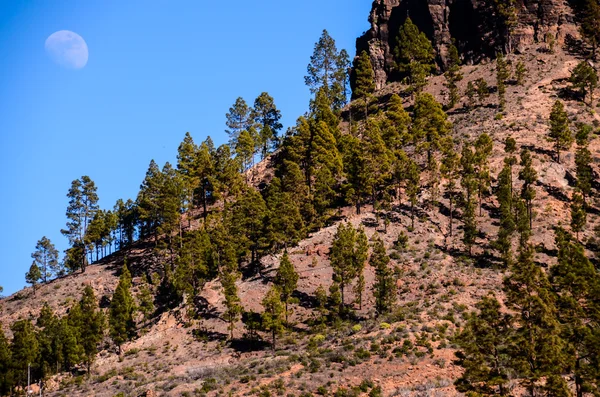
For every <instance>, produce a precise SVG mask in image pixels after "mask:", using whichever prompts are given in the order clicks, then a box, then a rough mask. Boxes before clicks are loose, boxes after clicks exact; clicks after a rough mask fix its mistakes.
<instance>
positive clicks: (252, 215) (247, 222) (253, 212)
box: [228, 187, 267, 265]
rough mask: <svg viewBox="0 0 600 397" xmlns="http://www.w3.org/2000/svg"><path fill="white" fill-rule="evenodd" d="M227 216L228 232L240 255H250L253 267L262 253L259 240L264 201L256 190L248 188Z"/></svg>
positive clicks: (262, 230)
mask: <svg viewBox="0 0 600 397" xmlns="http://www.w3.org/2000/svg"><path fill="white" fill-rule="evenodd" d="M228 216H231V228H230V232H231V233H232V235H233V236H235V238H236V240H237V242H236V244H237V246H238V247H239V250H240V253H242V255H243V256H244V257H247V255H248V254H250V258H249V260H250V264H251V265H255V264H256V262H257V260H258V257H259V253H260V252H262V250H261V248H262V247H261V242H262V241H261V240H262V238H263V236H264V222H265V219H266V216H267V206H266V203H265V200H264V199H263V197H262V196H261V194H260V193H259V192H258V191H256V189H254V188H251V187H249V188H248V189H247V190H246V191H245V192H244V194H243V195H242V196H241V197H240V198H239V199H238V201H236V202H235V203H234V204H233V205H232V206H231V210H230V211H229V213H228Z"/></svg>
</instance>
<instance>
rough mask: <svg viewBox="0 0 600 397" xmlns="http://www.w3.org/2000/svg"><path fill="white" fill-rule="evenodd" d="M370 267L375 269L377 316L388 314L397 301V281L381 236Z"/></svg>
mask: <svg viewBox="0 0 600 397" xmlns="http://www.w3.org/2000/svg"><path fill="white" fill-rule="evenodd" d="M369 265H371V266H372V267H373V268H374V269H375V283H374V284H373V296H374V297H375V309H376V310H377V314H385V313H388V312H389V311H390V310H391V308H392V306H393V304H394V302H395V300H396V279H395V277H394V272H393V270H392V269H391V268H390V257H389V256H388V255H387V253H386V251H385V246H384V245H383V241H382V240H381V238H380V237H379V236H376V238H375V243H374V244H373V253H372V254H371V258H370V259H369Z"/></svg>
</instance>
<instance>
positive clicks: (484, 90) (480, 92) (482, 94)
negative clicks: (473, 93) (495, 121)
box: [475, 78, 490, 102]
mask: <svg viewBox="0 0 600 397" xmlns="http://www.w3.org/2000/svg"><path fill="white" fill-rule="evenodd" d="M475 89H476V90H477V98H478V99H479V102H483V101H485V100H486V99H487V97H488V96H490V87H489V86H488V83H487V81H485V80H484V79H483V78H478V79H477V80H475Z"/></svg>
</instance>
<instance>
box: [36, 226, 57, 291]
mask: <svg viewBox="0 0 600 397" xmlns="http://www.w3.org/2000/svg"><path fill="white" fill-rule="evenodd" d="M31 257H32V258H33V259H34V261H35V263H36V264H37V267H38V268H39V269H40V271H41V274H42V277H41V279H42V282H44V283H46V282H48V279H49V278H50V277H52V275H53V274H57V273H59V272H60V266H59V264H58V251H57V250H56V248H55V247H54V244H52V242H51V241H50V239H48V238H47V237H46V236H44V237H42V238H41V239H40V240H38V242H37V244H36V245H35V252H34V253H33V254H31Z"/></svg>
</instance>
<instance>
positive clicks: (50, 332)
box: [36, 302, 62, 379]
mask: <svg viewBox="0 0 600 397" xmlns="http://www.w3.org/2000/svg"><path fill="white" fill-rule="evenodd" d="M36 326H37V327H38V329H39V331H38V333H37V340H38V344H39V348H40V362H39V368H40V376H41V378H42V379H45V378H47V377H48V376H49V375H50V374H53V373H58V371H59V365H60V364H61V348H62V346H61V343H60V320H59V319H58V317H57V316H56V315H55V314H54V313H53V311H52V309H51V308H50V306H49V305H48V303H46V302H44V305H43V306H42V310H40V315H39V316H38V319H37V322H36Z"/></svg>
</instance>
